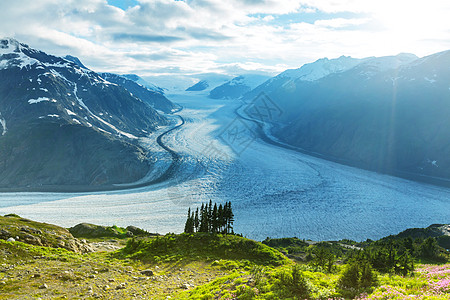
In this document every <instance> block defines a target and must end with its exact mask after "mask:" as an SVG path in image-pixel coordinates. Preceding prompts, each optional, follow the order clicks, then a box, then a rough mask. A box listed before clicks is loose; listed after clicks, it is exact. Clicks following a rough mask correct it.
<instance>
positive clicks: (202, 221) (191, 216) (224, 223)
mask: <svg viewBox="0 0 450 300" xmlns="http://www.w3.org/2000/svg"><path fill="white" fill-rule="evenodd" d="M233 223H234V214H233V210H232V209H231V202H226V203H225V205H222V204H220V205H219V206H217V203H214V206H213V203H212V201H211V200H209V204H202V206H201V207H200V208H198V207H197V209H196V210H195V212H194V211H192V212H191V208H190V207H189V209H188V217H187V220H186V224H185V226H184V232H185V233H194V232H209V233H224V234H228V233H234V231H233Z"/></svg>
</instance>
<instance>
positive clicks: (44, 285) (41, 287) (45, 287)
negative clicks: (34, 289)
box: [39, 283, 48, 290]
mask: <svg viewBox="0 0 450 300" xmlns="http://www.w3.org/2000/svg"><path fill="white" fill-rule="evenodd" d="M39 288H40V289H41V290H44V289H48V285H46V284H45V283H44V284H43V285H41V286H39Z"/></svg>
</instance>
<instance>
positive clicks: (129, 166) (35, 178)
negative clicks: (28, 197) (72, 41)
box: [0, 39, 167, 190]
mask: <svg viewBox="0 0 450 300" xmlns="http://www.w3.org/2000/svg"><path fill="white" fill-rule="evenodd" d="M0 120H1V122H0V124H1V126H0V131H1V133H2V134H1V135H0V188H7V189H12V190H14V189H24V188H26V189H40V190H46V189H54V187H58V186H60V187H62V186H78V187H82V186H91V187H92V186H105V185H112V184H115V183H129V182H133V181H136V180H138V179H140V178H142V177H143V176H144V175H145V174H146V173H147V172H148V171H149V170H150V166H149V164H148V161H147V159H146V156H147V155H148V153H146V151H145V149H143V148H142V147H140V146H139V145H138V143H137V140H138V138H139V137H141V136H145V135H146V134H148V133H149V132H152V131H153V130H155V129H156V128H157V127H159V126H161V125H165V124H167V120H166V118H165V117H164V116H163V115H160V114H159V113H158V112H157V111H156V110H154V109H153V108H152V107H150V106H149V105H148V104H146V103H145V102H143V101H142V100H141V99H138V98H136V97H133V96H132V95H131V94H130V92H129V91H127V90H126V89H124V88H122V87H120V86H118V85H117V84H113V83H111V82H108V81H106V80H104V79H103V78H102V77H100V76H99V75H98V74H97V73H95V72H93V71H91V70H89V69H86V68H84V67H82V66H79V65H78V64H75V63H73V62H71V61H69V60H66V59H63V58H60V57H56V56H52V55H49V54H46V53H44V52H41V51H39V50H36V49H32V48H30V47H28V46H27V45H25V44H21V43H19V42H18V41H16V40H14V39H3V40H1V41H0ZM46 187H48V188H46Z"/></svg>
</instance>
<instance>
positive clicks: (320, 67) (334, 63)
mask: <svg viewBox="0 0 450 300" xmlns="http://www.w3.org/2000/svg"><path fill="white" fill-rule="evenodd" d="M361 61H362V60H361V59H357V58H352V57H350V56H344V55H343V56H341V57H339V58H334V59H328V58H326V57H325V58H321V59H318V60H316V61H315V62H313V63H309V64H304V65H303V66H302V67H300V68H298V69H289V70H286V71H284V72H283V73H281V74H279V75H278V76H277V77H282V78H283V77H284V78H289V79H291V80H297V79H298V80H302V81H315V80H317V79H320V78H323V77H325V76H327V75H330V74H332V73H340V72H344V71H347V70H349V69H351V68H353V67H354V66H356V65H358V64H359V63H361Z"/></svg>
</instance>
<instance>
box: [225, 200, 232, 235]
mask: <svg viewBox="0 0 450 300" xmlns="http://www.w3.org/2000/svg"><path fill="white" fill-rule="evenodd" d="M224 210H225V211H224V215H225V220H226V233H233V223H234V214H233V210H232V209H231V202H227V203H225V209H224Z"/></svg>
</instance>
